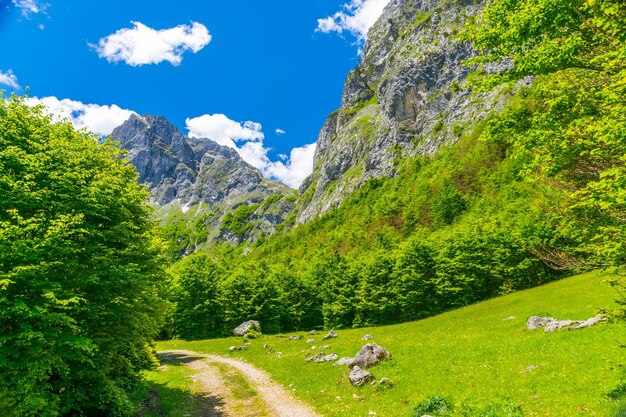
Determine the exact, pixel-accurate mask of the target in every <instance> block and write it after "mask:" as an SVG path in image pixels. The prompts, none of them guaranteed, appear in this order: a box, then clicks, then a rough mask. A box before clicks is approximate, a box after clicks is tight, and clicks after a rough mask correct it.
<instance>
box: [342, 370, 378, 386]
mask: <svg viewBox="0 0 626 417" xmlns="http://www.w3.org/2000/svg"><path fill="white" fill-rule="evenodd" d="M348 378H349V379H350V382H351V383H352V385H354V386H356V387H360V386H361V385H363V384H366V383H368V382H370V381H371V380H373V379H374V376H373V375H372V374H370V373H369V372H367V371H364V370H363V369H361V368H359V367H358V366H355V367H354V368H352V370H351V371H350V376H349V377H348Z"/></svg>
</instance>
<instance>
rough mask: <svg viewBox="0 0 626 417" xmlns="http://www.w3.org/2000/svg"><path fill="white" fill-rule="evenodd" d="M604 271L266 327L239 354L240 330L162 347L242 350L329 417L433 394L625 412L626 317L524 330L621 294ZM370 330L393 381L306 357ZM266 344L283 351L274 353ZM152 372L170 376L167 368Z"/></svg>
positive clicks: (411, 404) (465, 405)
mask: <svg viewBox="0 0 626 417" xmlns="http://www.w3.org/2000/svg"><path fill="white" fill-rule="evenodd" d="M602 280H603V277H602V276H601V275H599V274H584V275H579V276H575V277H572V278H567V279H564V280H561V281H558V282H554V283H551V284H548V285H545V286H543V287H539V288H534V289H531V290H527V291H523V292H518V293H515V294H510V295H506V296H503V297H499V298H496V299H492V300H489V301H486V302H483V303H480V304H476V305H472V306H469V307H465V308H462V309H459V310H455V311H452V312H448V313H445V314H442V315H439V316H436V317H432V318H429V319H425V320H421V321H417V322H411V323H404V324H399V325H393V326H385V327H374V328H363V329H350V330H340V331H338V333H339V337H338V338H337V339H333V340H327V341H324V342H322V341H321V338H322V336H323V335H324V334H325V332H322V331H319V332H318V334H317V335H316V336H309V335H308V334H306V333H304V332H301V333H296V334H300V335H302V336H303V339H302V340H299V341H291V340H288V338H286V337H283V338H281V337H275V336H271V335H264V336H262V337H260V338H258V339H255V340H252V341H251V343H250V345H249V347H248V349H247V350H245V351H242V352H236V353H235V354H232V353H231V352H229V350H228V348H229V347H230V346H232V345H242V344H243V342H244V340H243V339H242V338H226V339H214V340H205V341H193V342H186V341H179V340H173V341H167V342H159V343H158V345H157V348H158V349H159V350H168V349H187V350H192V351H196V352H202V353H215V354H219V355H223V356H233V357H235V358H240V359H241V360H243V361H246V362H249V363H252V364H254V365H255V366H257V367H258V368H260V369H263V370H265V371H267V372H269V373H270V374H271V375H272V376H273V378H274V379H275V380H276V381H278V382H279V383H281V384H283V385H284V386H286V387H290V388H291V390H292V391H293V393H294V395H296V396H298V397H300V398H301V399H302V400H304V401H305V402H307V403H309V404H312V405H313V406H315V408H316V409H317V410H318V411H319V412H320V413H321V414H323V415H325V416H328V417H334V416H337V417H339V416H371V415H373V414H371V412H374V413H376V414H375V415H376V416H385V417H396V416H398V417H399V416H412V415H414V414H415V412H414V409H415V407H416V405H417V404H419V403H421V402H423V401H425V400H427V399H429V398H431V397H433V396H442V397H445V398H447V399H449V400H450V401H451V402H452V403H453V404H455V409H456V410H457V414H451V415H472V414H471V413H474V414H473V415H477V414H476V413H478V414H480V415H492V416H499V415H511V416H515V415H519V414H515V412H509V413H508V414H507V413H506V412H505V413H503V412H499V411H495V410H504V409H509V406H510V405H514V406H515V407H513V408H515V409H518V410H519V409H521V410H522V413H523V414H522V415H524V416H552V417H555V416H563V417H566V416H611V417H612V416H615V417H617V416H626V396H624V395H621V396H620V395H613V397H614V398H609V396H608V394H610V393H611V392H614V393H615V391H616V389H617V387H618V386H619V384H620V381H621V378H623V375H624V370H623V369H624V365H625V364H626V351H625V349H624V347H623V345H624V344H626V324H625V323H623V322H622V323H608V324H601V325H599V326H596V327H592V328H588V329H584V330H579V331H570V332H557V333H549V334H546V333H544V332H543V331H535V332H531V331H528V330H526V329H525V322H526V319H527V318H528V317H530V316H532V315H550V316H553V317H555V318H558V319H575V320H582V319H587V318H589V317H592V316H594V315H595V314H597V312H598V311H599V310H601V309H602V308H611V307H613V306H614V299H615V297H616V293H615V292H614V290H613V289H612V288H610V287H608V286H606V285H603V284H602V283H601V281H602ZM365 334H371V335H372V336H373V337H374V342H375V343H378V344H380V345H382V346H383V347H385V348H386V349H388V350H389V351H390V352H391V353H392V354H393V359H392V360H391V361H388V362H385V363H382V364H379V365H377V366H375V367H372V368H370V369H369V371H370V372H371V373H372V374H373V375H374V376H375V377H376V378H377V379H380V378H382V377H388V378H391V379H392V380H393V381H394V386H393V387H391V388H383V387H374V386H369V385H368V386H364V387H361V388H355V387H353V386H351V384H350V383H349V381H348V378H347V375H348V370H347V368H346V367H335V366H333V365H332V364H331V363H325V364H317V363H305V360H304V359H305V355H306V354H307V353H308V352H311V351H313V349H312V346H316V347H319V346H320V345H324V344H326V345H330V346H331V348H330V349H327V352H328V353H330V352H336V353H337V354H338V355H339V356H340V357H343V356H353V355H355V354H356V353H357V351H358V350H359V349H360V347H361V346H362V345H363V344H364V343H366V342H363V341H362V340H361V339H362V337H363V336H364V335H365ZM287 336H289V335H287ZM307 338H314V339H315V343H313V344H307V343H306V339H307ZM265 343H267V344H268V345H269V347H270V348H272V349H274V350H275V353H273V354H268V353H267V351H266V350H264V349H263V348H262V346H263V344H265ZM278 352H280V354H279V353H278ZM177 372H178V371H177ZM149 378H151V379H153V380H154V381H156V382H159V378H163V379H162V380H161V381H165V380H169V378H168V377H167V376H165V377H164V376H163V373H159V372H157V373H151V374H149ZM622 391H623V389H622ZM517 407H519V408H517ZM462 409H465V410H473V411H466V412H465V413H469V414H463V412H462V411H461V410H462Z"/></svg>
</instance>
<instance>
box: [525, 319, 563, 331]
mask: <svg viewBox="0 0 626 417" xmlns="http://www.w3.org/2000/svg"><path fill="white" fill-rule="evenodd" d="M556 321H557V320H556V319H554V318H552V317H539V316H532V317H531V318H529V319H528V321H526V327H527V328H528V330H539V329H541V328H543V327H546V326H547V325H548V324H550V323H553V322H556Z"/></svg>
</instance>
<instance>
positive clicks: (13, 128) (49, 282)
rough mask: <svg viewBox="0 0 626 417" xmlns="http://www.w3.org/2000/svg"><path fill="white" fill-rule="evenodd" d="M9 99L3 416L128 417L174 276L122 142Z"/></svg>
mask: <svg viewBox="0 0 626 417" xmlns="http://www.w3.org/2000/svg"><path fill="white" fill-rule="evenodd" d="M99 142H100V138H99V137H97V136H95V135H92V134H88V133H86V132H84V131H81V132H77V131H75V130H74V128H73V127H72V126H71V124H69V122H62V123H52V122H51V120H50V118H49V117H47V116H44V115H43V109H42V108H39V107H36V108H29V107H27V106H26V105H24V103H23V100H22V99H20V98H17V97H12V98H10V99H9V100H2V99H0V375H2V377H1V378H0V399H1V400H0V401H2V402H3V404H1V405H0V409H2V407H3V406H4V407H5V408H6V409H8V410H12V412H13V413H14V414H15V415H16V416H20V417H22V416H46V417H47V416H60V415H88V416H95V417H97V416H128V415H130V414H131V412H132V403H131V402H130V401H129V399H128V396H127V392H128V391H129V390H130V389H131V388H132V387H133V384H134V383H135V382H136V381H137V379H138V378H139V375H140V372H141V370H142V369H145V368H147V367H148V366H150V365H151V364H152V361H153V360H154V357H153V355H152V353H151V352H152V351H151V348H150V342H151V339H152V337H153V335H154V334H155V333H156V332H157V329H158V325H159V318H160V316H161V313H160V311H161V310H162V302H161V300H160V298H159V291H160V285H161V284H162V283H163V282H164V278H165V274H164V271H163V270H162V268H161V267H160V264H159V253H158V251H157V249H158V245H157V243H158V242H157V241H156V240H155V239H154V238H153V235H152V229H153V224H152V221H151V211H150V209H149V207H148V205H147V197H148V195H147V191H146V190H145V189H143V188H142V187H140V186H138V185H137V182H136V179H137V174H136V172H135V170H134V168H133V167H132V166H130V165H129V164H128V163H127V162H126V161H125V160H124V159H123V153H122V152H121V151H120V150H119V149H118V148H117V147H116V146H115V145H114V144H112V143H109V142H105V143H104V144H99Z"/></svg>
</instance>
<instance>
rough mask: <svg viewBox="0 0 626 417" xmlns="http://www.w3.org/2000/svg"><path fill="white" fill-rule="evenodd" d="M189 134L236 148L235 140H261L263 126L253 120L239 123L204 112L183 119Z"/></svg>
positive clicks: (263, 136) (262, 137)
mask: <svg viewBox="0 0 626 417" xmlns="http://www.w3.org/2000/svg"><path fill="white" fill-rule="evenodd" d="M185 124H186V126H187V129H188V130H189V136H191V137H196V138H207V139H211V140H213V141H215V142H217V143H219V144H220V145H224V146H229V147H231V148H234V149H237V145H235V142H237V141H258V140H263V139H264V138H265V135H264V134H263V132H262V129H263V126H261V125H260V124H259V123H255V122H250V121H248V122H244V123H239V122H236V121H234V120H231V119H229V118H228V117H226V115H224V114H205V115H203V116H200V117H194V118H193V119H187V120H185Z"/></svg>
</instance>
